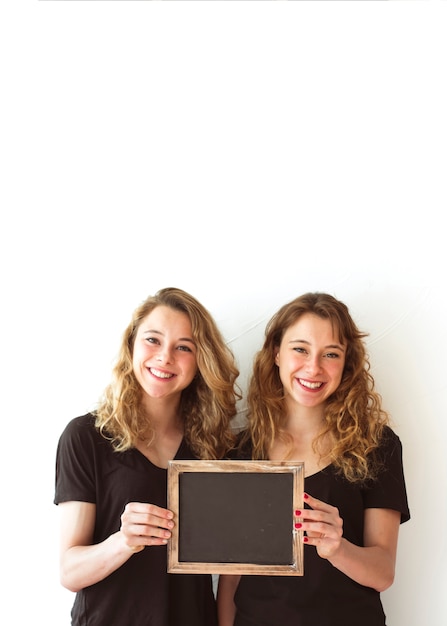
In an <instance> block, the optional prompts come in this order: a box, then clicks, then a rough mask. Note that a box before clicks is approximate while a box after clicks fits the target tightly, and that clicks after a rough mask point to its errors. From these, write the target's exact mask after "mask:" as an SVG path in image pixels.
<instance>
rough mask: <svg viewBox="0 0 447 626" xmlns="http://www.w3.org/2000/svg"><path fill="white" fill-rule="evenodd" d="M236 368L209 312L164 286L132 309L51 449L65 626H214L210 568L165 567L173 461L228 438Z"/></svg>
mask: <svg viewBox="0 0 447 626" xmlns="http://www.w3.org/2000/svg"><path fill="white" fill-rule="evenodd" d="M238 374H239V371H238V368H237V366H236V363H235V360H234V357H233V354H232V352H231V350H230V349H229V348H228V346H227V345H226V343H225V341H224V339H223V336H222V334H221V332H220V331H219V329H218V327H217V325H216V323H215V321H214V319H213V318H212V316H211V315H210V313H209V312H208V311H207V310H206V309H205V308H204V307H203V305H202V304H200V303H199V302H198V301H197V300H196V299H195V298H193V297H192V296H191V295H190V294H188V293H186V292H185V291H182V290H181V289H176V288H166V289H161V290H160V291H158V292H157V293H156V294H155V295H154V296H151V297H149V298H147V299H146V300H145V301H144V302H143V303H142V304H141V305H140V306H139V307H138V308H137V309H136V310H135V312H134V314H133V316H132V319H131V321H130V323H129V325H128V327H127V328H126V330H125V332H124V334H123V338H122V344H121V349H120V351H119V355H118V358H117V362H116V365H115V367H114V370H113V379H112V382H111V383H110V384H109V385H108V386H107V388H106V389H105V392H104V394H103V397H102V399H101V401H100V403H99V406H98V408H97V409H96V411H92V412H91V413H88V414H87V415H84V416H81V417H77V418H74V419H73V420H71V421H70V422H69V424H68V425H67V426H66V428H65V430H64V432H63V433H62V435H61V437H60V440H59V445H58V450H57V458H56V493H55V499H54V501H55V503H56V504H58V505H59V509H60V513H61V541H60V568H61V582H62V584H63V585H64V586H65V587H67V588H68V589H70V590H72V591H75V592H76V598H75V602H74V605H73V609H72V624H73V625H74V626H81V624H82V625H84V624H87V623H88V624H95V625H97V626H110V625H111V624H132V625H133V626H143V625H144V626H181V625H184V624H194V626H213V625H215V624H216V623H217V614H216V606H215V599H214V594H213V588H212V580H211V576H210V575H187V574H186V575H181V576H179V575H175V574H168V573H167V571H166V556H167V555H166V544H167V542H168V540H169V538H170V536H171V531H172V528H173V526H174V521H173V519H172V518H173V515H172V512H171V511H169V510H167V509H166V498H167V495H166V492H167V466H168V462H169V460H171V459H174V458H176V459H221V458H224V457H225V455H226V454H227V452H228V450H229V449H231V447H232V445H233V443H234V442H233V435H232V431H231V420H232V418H233V417H234V416H235V414H236V403H237V400H238V399H239V398H240V395H239V391H238V388H237V385H236V379H237V377H238Z"/></svg>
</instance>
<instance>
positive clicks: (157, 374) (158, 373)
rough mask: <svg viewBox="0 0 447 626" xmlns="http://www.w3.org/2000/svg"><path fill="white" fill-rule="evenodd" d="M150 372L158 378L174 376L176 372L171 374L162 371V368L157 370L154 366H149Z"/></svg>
mask: <svg viewBox="0 0 447 626" xmlns="http://www.w3.org/2000/svg"><path fill="white" fill-rule="evenodd" d="M149 371H150V373H151V374H152V375H153V376H155V377H156V378H164V379H166V378H174V374H169V373H168V372H162V371H161V370H156V369H154V368H153V367H151V368H149Z"/></svg>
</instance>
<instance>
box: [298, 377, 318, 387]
mask: <svg viewBox="0 0 447 626" xmlns="http://www.w3.org/2000/svg"><path fill="white" fill-rule="evenodd" d="M298 382H299V383H300V385H303V387H307V389H320V387H322V386H323V383H311V382H309V381H308V380H303V379H302V378H298Z"/></svg>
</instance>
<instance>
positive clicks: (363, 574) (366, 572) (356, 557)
mask: <svg viewBox="0 0 447 626" xmlns="http://www.w3.org/2000/svg"><path fill="white" fill-rule="evenodd" d="M328 561H329V562H330V563H331V564H332V565H333V566H334V567H336V568H337V569H339V570H340V571H341V572H343V573H344V574H346V576H349V578H352V580H355V582H357V583H359V584H360V585H364V586H365V587H371V588H373V589H375V590H376V591H379V592H382V591H385V589H388V587H390V586H391V585H392V584H393V581H394V571H395V560H394V558H392V556H391V555H390V552H389V551H387V550H385V549H383V548H381V547H380V546H372V547H365V548H364V547H360V546H356V545H354V544H353V543H350V542H349V541H347V540H346V539H342V541H341V544H340V547H339V549H338V550H337V552H336V553H335V554H334V555H333V556H332V557H330V558H328Z"/></svg>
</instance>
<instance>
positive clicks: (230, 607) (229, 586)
mask: <svg viewBox="0 0 447 626" xmlns="http://www.w3.org/2000/svg"><path fill="white" fill-rule="evenodd" d="M240 579H241V577H240V576H235V575H231V576H230V575H229V574H225V575H222V574H221V575H220V576H219V584H218V587H217V615H218V619H219V626H233V624H234V618H235V616H236V605H235V604H234V594H235V592H236V589H237V586H238V584H239V581H240Z"/></svg>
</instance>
